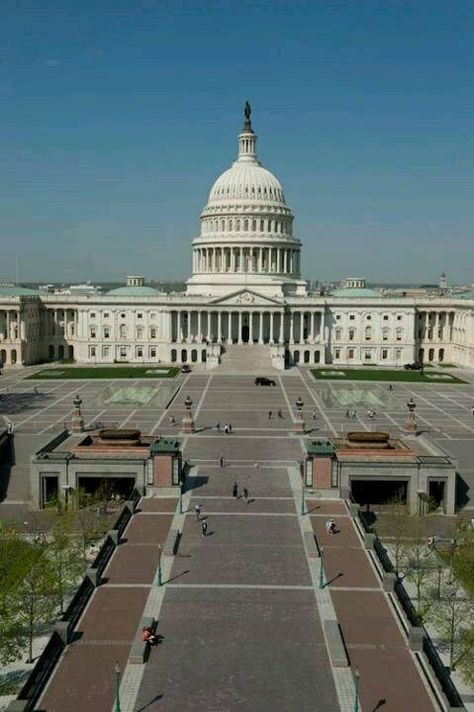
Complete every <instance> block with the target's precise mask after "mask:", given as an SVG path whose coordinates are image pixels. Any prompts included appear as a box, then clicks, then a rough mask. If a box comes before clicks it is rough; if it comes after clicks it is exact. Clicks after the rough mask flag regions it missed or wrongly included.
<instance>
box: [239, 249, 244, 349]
mask: <svg viewBox="0 0 474 712" xmlns="http://www.w3.org/2000/svg"><path fill="white" fill-rule="evenodd" d="M243 271H244V248H243V247H240V248H239V272H243ZM239 336H240V334H239Z"/></svg>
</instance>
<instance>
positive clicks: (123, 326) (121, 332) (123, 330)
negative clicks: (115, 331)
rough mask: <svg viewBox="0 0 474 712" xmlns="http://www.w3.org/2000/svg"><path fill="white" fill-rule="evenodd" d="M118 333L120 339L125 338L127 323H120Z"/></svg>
mask: <svg viewBox="0 0 474 712" xmlns="http://www.w3.org/2000/svg"><path fill="white" fill-rule="evenodd" d="M119 335H120V338H121V339H126V338H127V325H126V324H120V328H119Z"/></svg>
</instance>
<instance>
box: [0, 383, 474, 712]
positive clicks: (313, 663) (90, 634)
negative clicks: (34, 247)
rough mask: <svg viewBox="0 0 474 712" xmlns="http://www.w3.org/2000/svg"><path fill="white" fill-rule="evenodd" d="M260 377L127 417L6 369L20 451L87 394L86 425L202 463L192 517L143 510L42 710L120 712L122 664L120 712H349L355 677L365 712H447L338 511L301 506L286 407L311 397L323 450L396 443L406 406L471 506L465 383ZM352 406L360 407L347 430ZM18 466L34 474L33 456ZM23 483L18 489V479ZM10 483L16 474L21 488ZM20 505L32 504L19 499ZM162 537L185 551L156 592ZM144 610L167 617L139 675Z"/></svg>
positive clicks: (162, 505) (335, 504)
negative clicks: (391, 436)
mask: <svg viewBox="0 0 474 712" xmlns="http://www.w3.org/2000/svg"><path fill="white" fill-rule="evenodd" d="M464 376H465V374H464ZM253 379H254V377H252V376H250V375H238V376H237V375H224V374H219V371H216V372H214V373H208V372H205V371H202V372H196V373H193V374H191V375H187V376H184V375H180V376H179V377H178V378H177V379H176V381H175V382H174V385H175V388H174V390H173V392H172V394H171V396H170V398H171V403H170V405H169V407H168V408H167V407H166V406H167V405H168V403H169V401H166V402H165V400H166V399H162V401H161V403H162V404H161V405H160V404H159V400H156V394H154V395H153V399H152V402H151V403H150V402H148V401H147V399H146V397H145V396H144V394H143V393H142V392H140V393H141V397H142V404H141V405H137V407H136V408H134V407H133V405H132V406H129V407H128V408H127V407H124V406H123V404H119V403H115V402H114V401H113V399H112V401H111V399H110V398H109V399H108V400H107V402H105V401H106V399H104V397H103V393H104V390H105V389H107V393H110V392H111V391H113V388H114V384H112V383H111V382H100V381H99V382H98V381H85V382H75V383H70V382H65V381H57V382H54V383H53V382H51V383H50V382H47V383H45V382H44V381H42V382H41V383H40V384H39V386H38V388H39V392H38V394H37V395H36V394H34V392H33V387H34V386H35V382H34V381H26V382H25V381H23V380H22V378H21V376H20V375H19V374H18V373H16V374H14V373H12V372H10V373H9V372H8V371H7V372H6V376H5V378H4V379H3V380H2V391H1V392H2V398H1V400H0V402H1V406H2V413H3V415H4V416H6V417H7V418H8V419H9V420H10V421H11V422H13V423H14V427H15V433H16V438H18V442H21V443H22V447H27V443H28V439H29V438H30V439H31V443H32V445H33V447H34V448H36V447H37V445H38V442H39V441H41V439H43V438H44V440H45V441H46V440H47V439H48V438H51V436H52V435H54V433H57V432H58V431H59V430H60V429H61V428H62V427H63V423H64V421H66V422H67V421H68V419H69V418H70V417H71V415H72V411H73V406H72V399H73V397H74V396H75V395H76V394H77V393H78V392H79V394H80V395H81V397H82V399H83V402H84V405H83V411H84V416H85V419H86V422H89V423H91V422H97V421H99V422H103V423H106V424H111V423H117V424H118V425H119V426H127V425H128V426H133V427H139V428H140V429H141V430H142V432H143V433H144V434H149V433H156V434H158V433H159V434H176V435H178V434H181V436H182V437H183V444H184V454H185V457H186V458H187V459H188V460H189V461H190V463H191V465H192V469H191V476H190V478H189V482H188V484H187V488H186V492H185V495H184V509H185V512H184V513H183V514H180V513H179V511H178V509H179V508H178V507H177V501H176V500H175V499H161V498H149V499H147V498H144V499H142V500H141V502H140V504H139V512H138V513H137V514H136V515H135V516H134V517H133V518H132V519H131V521H130V523H129V525H128V527H127V529H126V530H125V532H124V542H123V543H122V544H121V545H120V546H119V547H118V548H117V549H116V551H115V553H114V555H113V556H112V559H111V561H110V563H109V565H108V567H107V569H106V571H105V574H104V577H105V582H104V584H102V585H101V586H100V587H99V588H98V589H97V590H96V591H95V593H94V596H93V597H92V599H91V602H90V603H89V605H88V607H87V608H86V611H85V613H84V615H83V617H82V619H81V620H80V621H79V623H78V626H77V631H78V635H77V639H76V640H75V642H73V643H72V644H71V645H69V646H68V648H67V649H66V652H65V654H64V655H63V656H62V658H61V660H60V662H59V665H58V666H57V668H56V671H55V673H54V675H53V677H52V678H51V680H50V683H49V685H48V687H47V689H46V691H45V693H44V695H43V698H42V699H41V701H40V709H42V710H45V711H47V712H62V710H65V709H77V710H79V711H80V710H87V712H96V710H97V712H99V711H100V712H103V711H104V710H107V711H111V710H112V706H113V695H114V687H113V685H114V677H113V667H114V664H115V661H116V660H117V661H118V663H119V665H120V668H121V672H122V684H121V709H122V712H145V710H146V712H153V711H154V710H166V711H167V712H168V711H170V712H173V711H175V710H176V712H177V711H178V710H196V711H197V710H206V712H218V711H219V712H221V711H224V710H225V711H227V710H228V711H229V712H233V711H234V710H235V711H236V710H248V709H251V710H255V711H256V712H260V711H261V712H263V711H266V710H270V709H271V710H278V711H279V710H281V711H282V712H283V711H287V710H295V712H300V711H301V712H305V711H306V710H307V711H308V712H309V711H310V710H311V711H312V710H314V709H321V710H336V709H341V710H344V712H346V711H347V712H349V710H353V709H354V694H355V688H354V680H353V670H354V669H355V666H357V668H358V669H359V671H360V676H361V677H360V679H361V683H360V694H361V709H362V710H364V712H366V711H367V710H373V709H376V708H377V705H378V704H379V703H380V701H381V700H382V699H383V700H385V703H384V705H383V709H384V710H386V712H392V711H395V710H400V709H407V710H408V709H416V710H418V711H420V712H425V711H426V712H428V711H429V710H437V709H439V707H438V706H437V703H436V702H435V700H434V698H433V696H432V692H431V691H430V689H429V686H428V685H427V683H426V680H425V678H424V676H423V674H422V672H421V669H420V666H419V662H418V660H417V658H416V656H415V655H414V654H413V653H412V652H411V651H410V650H409V647H408V644H407V639H406V635H405V634H404V632H403V630H402V627H401V625H400V622H399V620H398V618H397V617H396V616H395V614H394V610H393V607H392V604H391V602H390V601H389V599H388V597H387V594H386V593H384V592H383V590H382V587H381V580H380V576H379V575H378V573H377V571H376V569H375V568H374V565H373V563H372V561H371V559H370V558H369V556H368V555H367V552H366V551H365V550H364V548H363V546H362V543H361V537H360V533H359V532H358V531H357V530H356V528H355V526H354V524H353V521H352V519H351V517H350V516H349V513H348V511H347V508H346V506H345V504H344V502H342V501H332V500H331V501H320V500H311V499H307V500H306V503H305V513H304V514H303V515H302V514H301V484H300V479H299V475H298V473H297V469H296V468H295V465H296V463H297V462H298V461H299V460H301V459H302V457H303V438H302V437H300V436H295V435H294V434H293V433H292V432H291V424H292V417H291V411H292V409H293V407H294V402H295V400H296V399H297V398H298V397H301V398H302V399H303V401H304V408H303V410H304V414H305V419H306V424H307V428H308V430H311V435H314V436H317V437H326V436H334V435H340V434H341V433H342V432H346V431H347V430H349V429H350V430H354V429H364V430H365V429H367V430H372V429H376V428H377V429H382V430H389V431H390V432H392V433H397V432H398V431H399V430H400V427H401V426H402V425H403V423H404V420H405V418H406V401H407V400H408V398H409V397H410V396H413V398H414V399H415V401H416V403H417V417H418V419H419V423H420V426H421V428H422V429H426V431H428V432H429V433H430V435H431V436H432V437H433V438H434V439H435V440H436V441H437V442H438V443H439V444H441V445H442V446H443V447H446V448H447V449H449V451H450V452H451V453H452V454H453V455H455V456H459V459H460V472H461V475H462V477H463V478H464V480H465V483H466V484H465V487H464V489H463V492H464V493H465V494H467V495H468V496H469V489H470V488H471V487H472V486H474V468H472V466H470V458H469V452H471V453H472V454H473V455H474V444H473V440H472V436H473V433H474V418H473V417H472V415H471V413H470V408H471V404H472V403H473V402H474V387H473V385H472V384H467V385H456V386H455V385H451V386H447V385H425V384H421V385H418V384H417V385H411V384H407V385H405V384H400V383H398V384H395V385H394V390H393V391H389V390H388V384H386V383H380V384H377V383H370V384H367V383H364V384H360V383H357V384H352V383H348V382H345V383H332V382H331V383H326V382H325V383H321V382H316V381H314V379H313V378H312V376H311V374H310V373H309V372H308V371H305V370H293V371H291V372H289V373H285V374H282V375H281V376H276V380H277V385H276V387H274V388H271V387H269V388H257V387H255V385H254V383H253ZM128 385H130V386H131V387H135V386H137V385H139V386H142V385H143V384H142V383H138V384H135V383H130V384H127V387H128ZM167 385H168V386H169V384H167ZM120 386H121V387H123V382H122V383H121V384H120ZM151 387H152V388H157V385H156V384H155V383H154V384H152V386H151ZM117 388H118V386H117ZM7 389H8V390H7ZM187 395H190V396H191V398H192V399H193V404H194V405H193V409H194V413H195V418H196V425H197V431H196V433H195V434H193V435H183V433H181V432H180V425H179V423H180V420H181V418H182V416H183V400H184V398H185V397H186V396H187ZM348 402H350V403H351V405H350V408H351V409H355V410H356V411H357V416H356V418H355V419H351V420H350V421H349V420H348V419H347V418H346V414H345V413H346V409H347V403H348ZM368 407H373V408H375V409H376V411H377V418H376V419H375V421H373V420H370V419H369V418H368V417H367V414H366V411H367V408H368ZM279 410H280V411H281V417H280V416H278V411H279ZM270 411H271V417H269V412H270ZM170 416H174V418H175V419H176V422H177V424H176V425H171V424H170ZM313 416H314V417H313ZM228 422H230V423H232V426H233V432H232V434H231V435H226V434H225V433H224V432H222V431H221V432H218V431H217V429H216V425H217V423H220V424H221V426H223V425H224V423H228ZM464 451H465V453H466V456H465V459H463V457H462V453H463V452H464ZM220 457H222V458H223V465H224V466H223V467H221V466H220V463H219V459H220ZM19 461H20V459H19ZM21 462H23V467H24V468H26V465H25V464H24V463H25V462H26V459H25V457H23V460H21ZM470 467H471V468H472V469H470ZM18 472H19V473H20V476H21V474H22V472H23V469H21V467H19V468H18ZM16 474H17V469H16V468H14V469H13V475H12V478H11V483H10V484H11V488H13V490H12V491H15V490H14V487H15V482H14V477H16ZM234 481H235V482H237V483H238V487H239V492H242V489H243V488H244V487H247V488H248V491H249V499H248V501H245V500H244V499H243V498H239V499H235V498H234V497H233V496H232V485H233V483H234ZM11 488H10V487H9V491H8V492H7V498H6V500H5V502H4V504H2V505H1V511H2V514H4V513H5V511H8V508H9V507H11V508H12V509H13V508H14V507H15V506H19V503H20V502H21V501H22V500H16V499H9V492H10V490H11ZM17 491H20V490H17ZM23 492H24V502H26V499H27V488H26V487H24V488H23ZM9 502H11V503H10V504H9ZM15 502H16V503H17V504H16V505H15V504H14V503H15ZM195 504H200V505H201V506H202V510H203V514H204V517H205V519H206V521H207V523H208V534H207V536H206V537H203V536H202V534H201V526H200V523H199V522H197V521H196V517H195V514H194V506H195ZM329 516H334V518H335V519H336V522H337V524H338V527H339V530H340V531H339V534H338V535H337V536H335V537H328V536H327V534H326V532H325V528H324V523H325V521H326V520H327V518H328V517H329ZM170 528H177V529H179V531H180V532H181V539H180V544H179V549H178V553H177V555H176V556H175V557H166V559H165V564H164V580H165V585H164V586H162V587H161V588H160V587H158V586H157V584H156V581H157V565H158V553H157V545H158V543H160V542H164V541H165V539H166V535H167V533H168V531H169V530H170ZM307 531H310V532H313V533H314V535H315V537H316V541H317V543H318V546H319V547H321V546H322V547H323V549H324V563H325V586H324V589H321V590H320V589H319V587H318V576H319V563H318V562H319V560H318V559H313V560H312V559H311V557H310V556H309V555H308V552H307V550H306V548H305V545H304V541H305V539H304V534H305V532H307ZM142 615H152V616H154V617H155V618H156V619H157V620H158V633H159V634H160V635H161V636H163V639H162V642H161V643H160V645H158V646H157V647H154V648H152V650H151V652H150V656H149V659H148V661H147V663H146V664H145V665H137V664H132V663H130V661H129V659H128V658H129V652H130V648H131V645H132V642H133V639H134V637H135V635H136V633H137V630H138V627H139V624H140V619H141V616H142ZM336 617H337V620H338V621H339V624H340V626H341V631H342V635H343V637H344V641H345V645H346V649H347V654H348V657H349V660H350V663H351V667H349V668H338V667H336V666H335V665H334V661H333V660H332V659H331V655H330V652H329V649H328V646H327V642H326V637H325V634H324V633H323V630H324V621H325V620H327V619H331V618H336Z"/></svg>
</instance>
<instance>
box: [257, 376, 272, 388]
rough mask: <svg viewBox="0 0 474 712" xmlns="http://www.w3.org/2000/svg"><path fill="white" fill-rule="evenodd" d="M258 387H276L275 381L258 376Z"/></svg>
mask: <svg viewBox="0 0 474 712" xmlns="http://www.w3.org/2000/svg"><path fill="white" fill-rule="evenodd" d="M255 385H256V386H276V383H275V381H274V380H273V379H272V378H267V377H266V376H257V378H256V379H255Z"/></svg>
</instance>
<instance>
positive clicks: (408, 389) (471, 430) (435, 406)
mask: <svg viewBox="0 0 474 712" xmlns="http://www.w3.org/2000/svg"><path fill="white" fill-rule="evenodd" d="M403 387H404V388H405V389H406V390H407V391H408V392H409V393H410V395H412V396H416V397H417V398H418V399H419V400H422V401H424V402H425V403H428V405H429V406H430V408H434V409H435V410H439V412H440V413H442V414H443V415H444V416H445V417H446V418H449V419H450V420H453V421H454V422H455V423H458V424H459V425H462V427H463V428H466V430H469V431H470V432H471V433H474V428H471V426H470V425H466V423H464V422H463V421H462V420H459V418H456V417H455V416H454V415H450V414H449V413H447V412H446V411H445V410H443V408H440V407H439V406H438V405H436V404H435V403H432V402H431V401H430V400H429V399H428V398H425V397H424V396H422V395H420V393H416V392H415V391H412V390H411V389H410V388H408V386H407V385H405V384H403ZM417 416H418V413H417Z"/></svg>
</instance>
